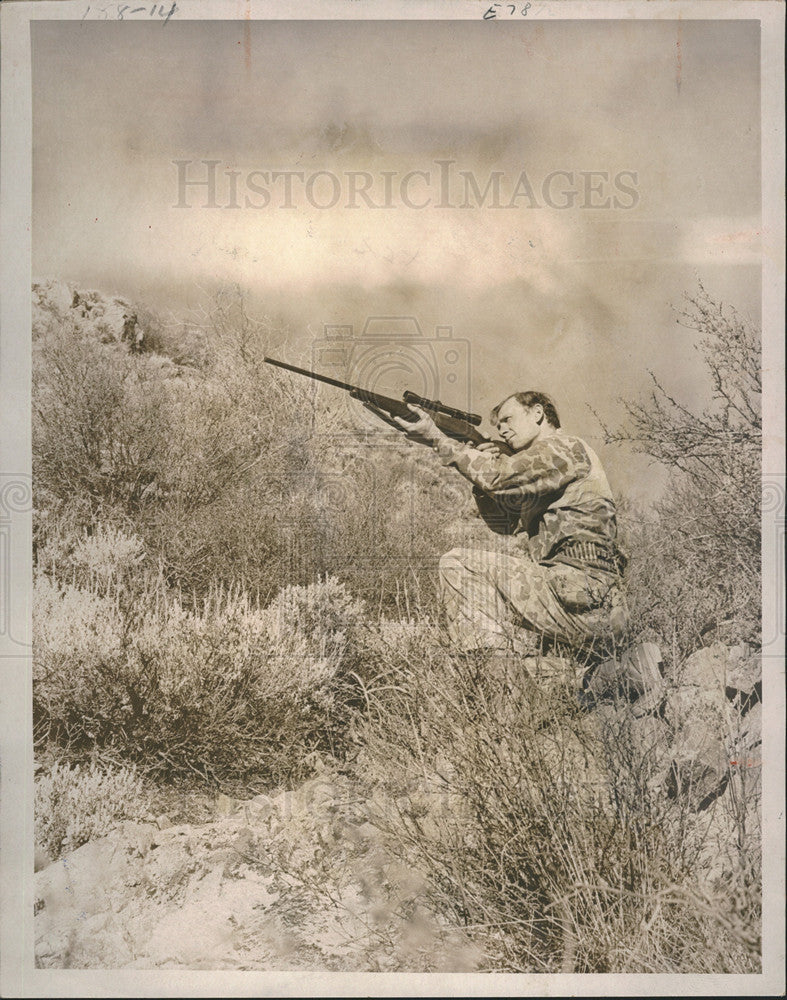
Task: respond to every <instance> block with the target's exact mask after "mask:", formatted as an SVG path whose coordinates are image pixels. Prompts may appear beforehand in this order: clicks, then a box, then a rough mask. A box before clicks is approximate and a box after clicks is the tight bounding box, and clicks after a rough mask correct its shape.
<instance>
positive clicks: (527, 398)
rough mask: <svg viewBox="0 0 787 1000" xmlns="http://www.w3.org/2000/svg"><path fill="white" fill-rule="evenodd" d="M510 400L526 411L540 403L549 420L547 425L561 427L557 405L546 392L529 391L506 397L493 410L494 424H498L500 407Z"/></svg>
mask: <svg viewBox="0 0 787 1000" xmlns="http://www.w3.org/2000/svg"><path fill="white" fill-rule="evenodd" d="M509 399H515V400H516V401H517V403H519V405H520V406H523V407H524V408H525V409H526V410H529V409H530V407H531V406H535V405H536V404H538V403H540V404H541V406H542V407H543V408H544V416H545V417H546V418H547V423H549V424H551V425H552V426H553V427H560V417H559V416H558V415H557V410H556V409H555V404H554V403H553V402H552V400H551V399H550V398H549V396H547V394H546V393H545V392H534V391H533V390H529V391H528V392H514V393H512V394H511V395H510V396H506V398H505V399H502V400H501V401H500V402H499V403H498V404H497V406H496V407H495V408H494V410H492V423H493V424H495V423H497V415H498V413H499V412H500V407H501V406H502V405H503V403H507V402H508V401H509Z"/></svg>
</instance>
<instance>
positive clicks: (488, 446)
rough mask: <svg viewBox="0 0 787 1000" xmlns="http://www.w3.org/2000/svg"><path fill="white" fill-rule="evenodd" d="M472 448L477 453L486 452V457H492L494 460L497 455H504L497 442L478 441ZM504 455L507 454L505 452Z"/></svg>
mask: <svg viewBox="0 0 787 1000" xmlns="http://www.w3.org/2000/svg"><path fill="white" fill-rule="evenodd" d="M473 447H474V448H475V449H476V450H477V451H483V452H486V454H487V455H493V456H494V457H495V458H497V456H498V455H502V454H504V452H503V449H502V448H501V447H500V442H499V441H479V442H478V444H474V445H473ZM505 454H508V452H505Z"/></svg>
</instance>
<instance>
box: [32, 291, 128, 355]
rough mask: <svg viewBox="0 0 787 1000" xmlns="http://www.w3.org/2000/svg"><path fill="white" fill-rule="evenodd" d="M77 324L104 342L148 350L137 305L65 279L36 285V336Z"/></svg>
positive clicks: (34, 306)
mask: <svg viewBox="0 0 787 1000" xmlns="http://www.w3.org/2000/svg"><path fill="white" fill-rule="evenodd" d="M69 323H71V324H73V325H74V326H75V327H76V328H78V329H79V330H81V331H82V332H85V333H88V334H92V335H93V336H95V337H96V339H98V340H100V341H101V343H104V344H125V345H126V346H127V347H128V349H129V350H130V351H132V352H139V351H142V350H143V349H144V345H145V330H144V329H143V327H142V325H141V323H140V322H139V316H138V314H137V311H136V310H135V309H134V307H133V306H132V305H131V304H130V303H129V302H127V301H126V300H125V299H123V298H120V297H118V296H110V295H105V294H104V293H102V292H99V291H95V290H83V289H75V288H72V287H71V286H69V285H66V284H65V283H64V282H59V281H45V282H35V283H34V284H33V335H34V337H35V336H40V335H41V334H43V333H46V332H48V331H51V330H53V329H57V328H61V329H62V328H63V327H64V326H66V325H67V324H69Z"/></svg>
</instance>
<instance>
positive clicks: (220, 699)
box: [34, 576, 362, 785]
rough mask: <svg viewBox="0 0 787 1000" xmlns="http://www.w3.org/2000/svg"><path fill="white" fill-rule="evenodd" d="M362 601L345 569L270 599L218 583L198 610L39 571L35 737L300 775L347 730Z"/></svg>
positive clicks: (155, 760) (166, 772) (282, 776)
mask: <svg viewBox="0 0 787 1000" xmlns="http://www.w3.org/2000/svg"><path fill="white" fill-rule="evenodd" d="M282 608H283V609H290V611H291V612H292V614H284V615H282V614H281V609H282ZM361 611H362V608H361V606H360V605H358V604H357V603H356V602H353V601H352V600H351V599H350V598H349V596H348V595H347V593H346V591H345V590H344V589H343V588H342V586H341V585H340V584H338V582H337V581H335V580H326V581H323V582H321V583H319V584H316V585H314V586H313V587H312V588H311V589H309V588H293V589H291V590H289V591H285V592H284V593H283V594H282V595H281V598H280V602H279V603H277V604H275V605H272V606H271V607H270V608H267V609H264V608H263V609H259V608H255V607H253V606H252V605H251V604H250V602H249V601H248V600H246V599H245V598H243V597H241V596H238V595H232V594H229V595H228V594H224V595H222V594H217V595H215V596H214V598H213V599H212V600H211V601H208V602H206V603H205V604H204V605H203V607H202V608H201V609H200V610H199V611H196V610H188V609H187V608H185V607H184V606H183V604H182V603H181V602H180V601H179V600H176V599H174V598H168V597H167V596H166V594H163V593H158V594H155V593H153V592H145V593H134V594H129V592H128V591H126V590H123V589H119V590H118V591H116V592H114V593H103V594H102V593H100V592H99V591H97V590H95V589H94V590H88V589H81V588H77V587H74V586H65V587H60V586H58V585H57V584H55V583H53V582H52V581H51V580H49V579H48V578H46V577H43V576H39V578H38V579H37V581H36V586H35V591H34V628H35V667H34V723H35V732H36V740H37V745H38V747H39V749H43V748H44V747H45V746H47V745H54V746H57V747H58V748H59V750H60V752H61V753H63V754H65V755H66V758H67V759H71V760H81V759H84V758H85V757H86V756H88V755H92V754H94V753H96V752H99V753H100V754H101V756H102V757H103V759H105V760H123V761H136V762H138V763H139V765H140V766H141V767H143V768H144V769H145V771H146V772H148V773H150V774H154V775H159V776H161V777H168V778H174V777H179V778H182V777H187V776H198V777H199V778H201V779H202V780H208V781H210V782H212V783H226V782H241V783H243V782H251V783H256V784H259V783H264V784H267V785H270V784H275V783H281V782H285V781H291V780H295V779H296V778H298V777H302V776H303V775H304V774H306V773H308V770H309V767H308V764H307V763H306V761H307V758H308V756H309V754H310V753H311V752H312V751H313V750H315V749H319V748H324V747H325V745H326V742H328V741H329V740H330V737H331V736H332V735H333V736H335V738H336V739H337V740H338V739H340V734H338V733H337V734H334V733H333V730H334V728H335V726H336V725H338V721H337V720H340V718H341V711H340V708H341V705H340V700H341V699H340V695H341V692H342V690H343V688H342V683H341V671H342V669H343V657H344V655H345V652H346V650H347V647H348V640H347V637H346V636H345V634H344V633H343V632H342V631H341V630H340V629H339V628H338V624H339V623H340V622H341V621H345V622H349V623H351V622H352V620H353V616H355V617H356V618H357V617H358V616H359V615H360V614H361Z"/></svg>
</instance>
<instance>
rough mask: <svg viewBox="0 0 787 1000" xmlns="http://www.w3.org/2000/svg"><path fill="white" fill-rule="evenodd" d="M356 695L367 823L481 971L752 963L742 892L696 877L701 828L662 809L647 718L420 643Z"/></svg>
mask: <svg viewBox="0 0 787 1000" xmlns="http://www.w3.org/2000/svg"><path fill="white" fill-rule="evenodd" d="M367 696H368V699H369V718H368V720H367V721H366V723H365V724H364V726H363V728H362V731H361V733H360V735H359V741H360V749H359V756H358V761H357V774H358V776H359V778H360V779H361V780H363V781H365V782H366V788H367V794H368V795H369V796H370V797H371V798H372V801H373V803H374V808H375V811H376V817H375V822H376V823H377V824H378V825H379V826H380V827H381V828H383V829H384V830H385V831H386V833H387V836H388V838H389V844H390V848H391V849H392V850H393V851H395V852H397V853H398V854H399V856H400V857H402V858H403V859H405V860H406V862H407V863H408V864H411V865H412V866H413V867H414V868H416V869H417V870H419V871H421V872H423V873H424V874H425V876H426V877H427V878H428V880H429V883H430V885H431V889H432V892H433V894H434V896H433V900H432V902H433V904H434V905H436V906H441V907H443V909H444V910H445V911H446V912H448V913H450V914H451V917H452V919H455V920H458V921H459V922H461V924H462V925H463V926H464V927H465V928H466V929H467V930H468V931H469V932H471V933H472V935H473V936H474V937H475V939H476V941H477V942H478V943H479V944H480V945H482V947H483V949H484V951H485V952H486V955H487V967H488V968H489V969H495V970H507V971H520V972H534V971H539V972H559V971H577V972H688V971H694V972H700V971H702V972H706V971H707V972H710V971H715V972H722V971H724V972H733V971H736V972H742V971H753V970H754V969H755V968H756V967H757V964H758V961H759V954H758V948H759V942H758V938H757V935H756V931H755V930H753V928H756V921H757V914H756V912H755V911H756V893H749V896H748V897H747V902H746V903H745V904H740V902H739V898H740V891H739V890H740V889H741V885H742V883H741V880H740V878H739V877H738V876H739V874H740V873H739V872H738V871H730V870H726V871H724V872H721V871H718V870H716V871H709V869H708V855H707V848H708V843H709V841H708V836H709V835H708V829H707V828H708V818H709V815H710V814H709V813H702V814H694V813H692V812H691V811H690V809H689V806H688V802H687V800H686V799H685V798H681V797H677V798H674V799H670V798H668V796H667V794H666V791H665V778H666V774H667V772H668V766H669V760H668V757H667V753H668V746H669V738H668V734H667V733H666V732H665V730H664V723H663V722H662V720H660V719H654V718H649V717H645V718H644V719H641V720H637V719H635V718H634V716H633V715H632V713H631V711H630V707H629V706H628V705H626V706H615V705H610V706H607V707H606V708H605V709H604V710H603V711H601V712H592V713H585V712H583V711H582V710H580V707H579V705H578V702H577V700H576V697H575V693H574V687H573V683H570V682H568V681H566V680H560V679H555V680H553V681H552V682H551V683H549V684H547V685H546V686H545V685H544V684H543V683H542V684H540V685H539V688H538V689H537V688H536V687H535V686H533V685H529V684H527V683H524V682H523V679H522V675H521V672H520V673H518V675H517V676H504V675H503V674H502V673H501V672H500V671H499V669H497V668H495V667H494V661H487V660H485V659H484V658H482V657H481V658H479V657H477V656H464V655H461V654H458V653H456V652H453V651H451V650H450V649H447V648H441V647H440V646H435V645H434V644H432V646H431V649H430V648H428V647H426V646H424V648H422V650H421V655H420V657H419V658H418V660H417V661H415V660H413V661H411V664H410V666H409V668H407V669H406V670H404V671H401V672H400V673H399V674H398V677H396V679H395V680H394V678H393V677H388V678H387V683H386V684H385V685H383V684H380V685H379V686H378V688H377V689H376V690H375V689H373V688H371V687H370V688H369V689H368V691H367ZM725 836H726V837H727V839H728V841H729V840H732V841H734V837H733V838H729V836H728V834H725ZM751 846H752V844H751V842H748V843H747V844H746V846H745V847H744V846H742V847H741V848H740V850H739V851H738V852H737V856H738V857H740V856H742V854H743V853H744V852H745V851H746V850H747V849H749V848H751Z"/></svg>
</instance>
